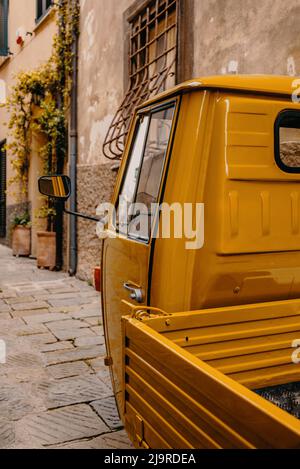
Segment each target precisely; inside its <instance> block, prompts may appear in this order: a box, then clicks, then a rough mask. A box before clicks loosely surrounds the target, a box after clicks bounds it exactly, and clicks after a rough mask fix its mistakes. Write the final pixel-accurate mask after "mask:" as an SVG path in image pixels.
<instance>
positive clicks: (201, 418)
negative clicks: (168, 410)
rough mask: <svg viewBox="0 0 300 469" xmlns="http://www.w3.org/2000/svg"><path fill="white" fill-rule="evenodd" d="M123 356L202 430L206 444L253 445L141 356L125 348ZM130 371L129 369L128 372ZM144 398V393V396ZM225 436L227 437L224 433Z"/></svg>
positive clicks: (225, 446)
mask: <svg viewBox="0 0 300 469" xmlns="http://www.w3.org/2000/svg"><path fill="white" fill-rule="evenodd" d="M126 355H127V356H128V357H129V358H130V359H129V363H130V369H132V370H134V371H135V372H136V373H137V374H138V375H139V376H141V377H142V378H143V379H144V380H145V381H146V380H149V382H150V383H151V385H152V386H153V387H154V388H155V390H157V391H158V392H159V394H160V395H161V396H168V399H169V401H170V402H171V403H172V405H173V406H174V407H175V408H176V409H178V410H180V412H181V413H182V414H185V415H186V417H187V418H188V419H189V420H190V421H191V422H193V423H194V425H196V426H198V427H199V428H201V429H203V432H204V434H205V435H206V438H207V440H209V441H208V443H209V445H210V446H208V445H206V446H205V447H211V445H213V447H221V448H236V447H244V448H253V446H252V445H251V444H249V443H248V442H247V441H246V440H245V439H243V438H242V437H241V436H240V435H239V434H238V433H236V432H234V431H233V430H232V429H231V428H230V427H229V426H227V425H226V424H225V423H224V422H223V421H222V420H220V419H218V418H217V417H216V416H215V415H214V414H213V413H212V412H210V411H209V410H208V408H207V407H205V406H203V405H201V404H200V403H199V402H196V401H195V400H193V399H192V398H191V397H190V396H189V395H188V394H186V393H184V392H183V391H182V389H181V388H180V387H178V386H176V385H175V384H174V383H172V382H171V381H170V380H168V379H167V378H166V377H165V376H163V375H162V374H160V373H159V372H158V370H157V369H155V368H154V367H152V366H150V365H149V363H147V362H146V361H145V360H143V359H141V358H140V356H138V355H137V354H136V353H134V352H133V351H132V350H127V351H126ZM129 373H130V371H129ZM147 400H148V396H147ZM228 435H229V436H228Z"/></svg>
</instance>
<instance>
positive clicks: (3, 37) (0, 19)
mask: <svg viewBox="0 0 300 469" xmlns="http://www.w3.org/2000/svg"><path fill="white" fill-rule="evenodd" d="M7 54H8V0H0V56H7Z"/></svg>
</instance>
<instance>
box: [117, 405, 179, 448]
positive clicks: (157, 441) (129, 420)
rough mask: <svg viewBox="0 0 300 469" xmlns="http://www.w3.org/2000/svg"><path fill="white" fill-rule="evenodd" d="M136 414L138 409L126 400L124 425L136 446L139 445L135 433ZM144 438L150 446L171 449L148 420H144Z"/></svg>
mask: <svg viewBox="0 0 300 469" xmlns="http://www.w3.org/2000/svg"><path fill="white" fill-rule="evenodd" d="M136 415H138V411H137V410H136V409H135V408H134V407H133V406H132V405H131V404H130V403H129V402H126V412H125V426H126V430H127V432H128V433H129V435H131V436H132V440H133V441H134V443H135V445H136V447H139V445H138V444H137V443H138V442H137V440H136V435H135V418H136ZM144 438H145V441H147V442H149V444H150V446H151V448H157V449H171V446H170V445H169V444H168V443H167V441H166V440H164V439H163V438H162V436H161V435H160V434H159V432H158V431H156V430H155V429H154V428H153V427H152V426H151V425H150V424H149V422H146V421H145V425H144Z"/></svg>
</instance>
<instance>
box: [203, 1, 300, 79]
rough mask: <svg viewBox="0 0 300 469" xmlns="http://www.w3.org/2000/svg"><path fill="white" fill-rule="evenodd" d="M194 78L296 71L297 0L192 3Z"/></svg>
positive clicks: (299, 68) (299, 58)
mask: <svg viewBox="0 0 300 469" xmlns="http://www.w3.org/2000/svg"><path fill="white" fill-rule="evenodd" d="M194 5H195V6H194V15H195V19H194V76H201V75H211V74H212V75H219V74H225V73H243V74H247V73H249V74H253V73H256V74H282V75H287V74H288V75H297V74H299V73H300V45H299V41H297V38H296V35H295V32H296V31H298V30H299V19H300V3H299V0H290V1H289V2H282V1H281V0H264V1H261V0H243V1H242V2H241V1H240V0H194Z"/></svg>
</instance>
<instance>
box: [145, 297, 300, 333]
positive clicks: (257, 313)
mask: <svg viewBox="0 0 300 469" xmlns="http://www.w3.org/2000/svg"><path fill="white" fill-rule="evenodd" d="M299 314H300V300H298V299H293V300H284V301H270V302H265V303H254V304H250V305H249V304H247V305H238V306H225V307H222V308H210V309H203V310H198V311H186V312H182V313H175V314H172V315H171V316H170V318H169V319H170V320H169V323H168V325H166V321H165V318H162V317H158V318H151V319H149V320H148V321H147V324H148V325H149V327H151V328H152V329H154V330H155V331H157V332H170V331H178V330H184V329H193V328H199V327H207V326H214V325H218V324H231V323H237V322H247V321H256V320H258V321H259V320H264V319H276V318H283V317H289V316H299Z"/></svg>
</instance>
